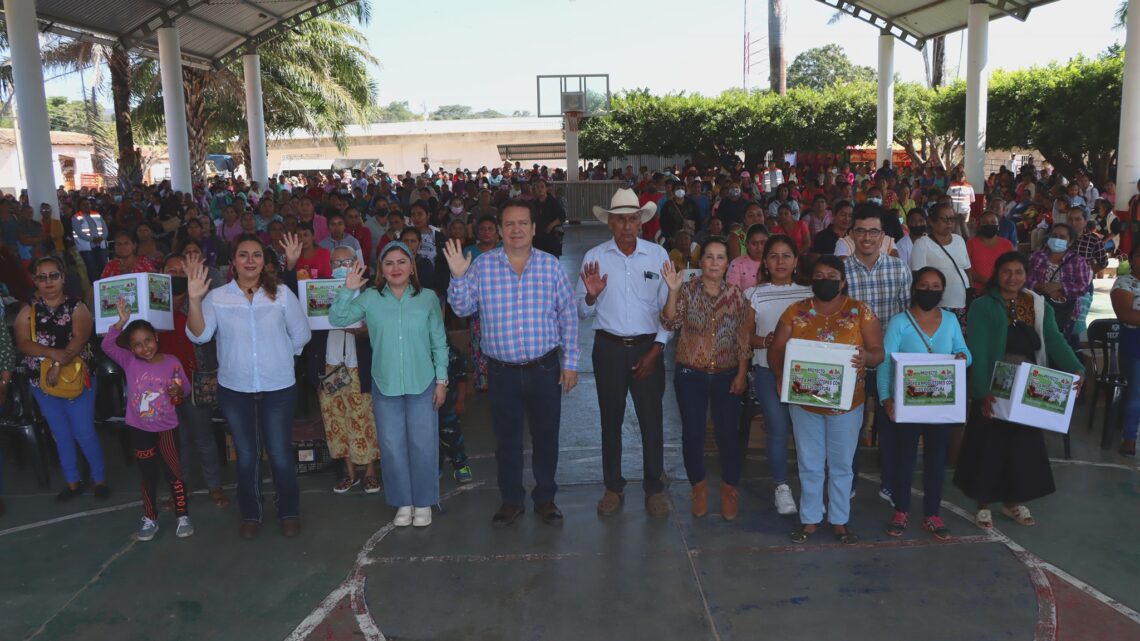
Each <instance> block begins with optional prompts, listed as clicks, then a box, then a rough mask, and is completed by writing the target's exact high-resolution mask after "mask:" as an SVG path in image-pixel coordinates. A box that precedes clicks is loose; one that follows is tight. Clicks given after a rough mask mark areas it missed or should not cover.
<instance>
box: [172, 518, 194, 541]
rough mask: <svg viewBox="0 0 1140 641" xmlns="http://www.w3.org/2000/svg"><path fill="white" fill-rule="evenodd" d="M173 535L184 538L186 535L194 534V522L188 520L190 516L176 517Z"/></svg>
mask: <svg viewBox="0 0 1140 641" xmlns="http://www.w3.org/2000/svg"><path fill="white" fill-rule="evenodd" d="M174 536H176V537H178V538H180V539H184V538H186V537H188V536H194V524H193V523H191V522H190V517H188V516H180V517H178V529H176V530H174Z"/></svg>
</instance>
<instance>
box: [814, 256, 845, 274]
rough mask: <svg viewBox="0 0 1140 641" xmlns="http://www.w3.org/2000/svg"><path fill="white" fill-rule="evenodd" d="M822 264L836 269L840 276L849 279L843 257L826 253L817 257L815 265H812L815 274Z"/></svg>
mask: <svg viewBox="0 0 1140 641" xmlns="http://www.w3.org/2000/svg"><path fill="white" fill-rule="evenodd" d="M821 266H822V267H830V268H832V269H834V270H835V271H837V272H839V277H840V278H842V279H843V280H847V267H846V266H845V265H844V264H843V259H842V258H840V257H838V256H836V255H835V254H824V255H822V256H820V257H819V258H817V259H816V261H815V265H813V266H812V272H813V276H814V272H815V270H816V269H817V268H819V267H821Z"/></svg>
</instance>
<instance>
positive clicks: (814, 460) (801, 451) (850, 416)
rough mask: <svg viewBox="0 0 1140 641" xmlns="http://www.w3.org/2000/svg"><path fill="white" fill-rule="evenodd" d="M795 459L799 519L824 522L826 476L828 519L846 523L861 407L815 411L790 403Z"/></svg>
mask: <svg viewBox="0 0 1140 641" xmlns="http://www.w3.org/2000/svg"><path fill="white" fill-rule="evenodd" d="M789 411H790V412H791V415H792V430H793V432H794V433H795V435H796V461H797V462H798V464H799V468H800V522H801V523H803V524H805V525H811V524H815V523H820V522H822V521H823V483H824V479H825V478H826V479H827V496H828V499H827V518H828V521H830V522H831V524H832V525H847V521H848V519H849V518H850V516H851V483H852V478H853V474H852V472H851V460H852V457H853V456H854V454H855V448H856V447H857V446H858V445H859V428H860V427H861V426H862V425H863V408H862V407H857V408H855V409H854V410H852V411H850V412H844V413H842V414H816V413H815V412H809V411H807V410H806V409H804V408H802V407H800V406H798V405H792V406H791V409H790V410H789Z"/></svg>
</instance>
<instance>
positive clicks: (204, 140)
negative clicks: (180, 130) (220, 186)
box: [182, 67, 210, 183]
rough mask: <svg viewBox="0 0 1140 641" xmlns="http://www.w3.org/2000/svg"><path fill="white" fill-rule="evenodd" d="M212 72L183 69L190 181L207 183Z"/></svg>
mask: <svg viewBox="0 0 1140 641" xmlns="http://www.w3.org/2000/svg"><path fill="white" fill-rule="evenodd" d="M209 73H210V72H208V71H203V70H202V69H195V68H191V67H183V68H182V88H183V90H184V91H185V92H186V138H187V140H188V141H189V146H190V179H191V180H192V181H193V182H194V183H205V182H206V153H207V146H208V145H209V140H210V136H209V123H208V122H207V121H206V82H207V74H209Z"/></svg>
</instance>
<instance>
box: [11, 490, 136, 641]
mask: <svg viewBox="0 0 1140 641" xmlns="http://www.w3.org/2000/svg"><path fill="white" fill-rule="evenodd" d="M139 503H140V504H141V503H142V502H141V501H140V502H139ZM136 543H138V540H137V539H135V538H134V537H131V540H130V541H129V542H128V543H127V544H126V545H125V546H123V548H122V549H121V550H119V551H118V552H116V553H114V554H112V555H111V558H109V559H107V560H106V561H104V562H103V565H101V566H99V571H98V572H96V573H95V576H93V577H91V580H90V581H88V582H87V583H84V584H83V587H81V588H79V589H78V590H76V592H75V594H73V595H71V598H70V599H68V600H67V601H65V602H64V604H63V605H61V606H59V608H58V609H57V610H56V611H55V612H53V613H52V615H51V616H50V617H48V619H47V621H44V622H43V623H42V624H40V627H38V628H36V630H35V632H32V633H31V634H30V635H28V636H26V637H24V641H31V640H32V639H34V638H36V637H38V636H40V635H41V634H43V632H44V630H46V629H47V627H48V625H50V624H51V622H52V621H55V619H56V617H58V616H59V615H60V614H62V613H63V611H64V610H66V609H67V608H68V607H69V606H71V604H72V603H73V602H75V600H76V599H78V598H79V595H80V594H83V593H84V592H86V591H87V588H89V587H91V586H92V585H94V584H95V582H97V581H98V580H99V579H100V578H102V576H103V573H104V572H106V571H107V568H109V567H111V564H112V563H114V562H115V561H118V560H119V559H120V558H121V557H122V556H123V555H124V554H126V553H127V552H130V551H131V548H133V547H134V546H135V544H136Z"/></svg>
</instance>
